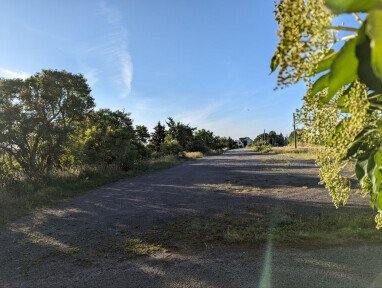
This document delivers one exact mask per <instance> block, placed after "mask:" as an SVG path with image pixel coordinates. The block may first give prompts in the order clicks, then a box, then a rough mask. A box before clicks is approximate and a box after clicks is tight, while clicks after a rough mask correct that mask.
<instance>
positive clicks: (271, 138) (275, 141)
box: [253, 131, 286, 146]
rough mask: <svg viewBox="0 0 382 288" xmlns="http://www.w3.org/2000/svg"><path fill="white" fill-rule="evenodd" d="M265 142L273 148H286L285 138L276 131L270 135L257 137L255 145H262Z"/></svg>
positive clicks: (263, 134) (262, 134) (264, 134)
mask: <svg viewBox="0 0 382 288" xmlns="http://www.w3.org/2000/svg"><path fill="white" fill-rule="evenodd" d="M261 141H263V142H264V143H265V144H269V145H272V146H285V145H286V142H285V138H284V136H283V134H282V133H280V134H277V133H276V132H275V131H270V132H269V133H261V134H259V135H257V136H256V137H255V139H254V140H253V142H254V143H260V142H261Z"/></svg>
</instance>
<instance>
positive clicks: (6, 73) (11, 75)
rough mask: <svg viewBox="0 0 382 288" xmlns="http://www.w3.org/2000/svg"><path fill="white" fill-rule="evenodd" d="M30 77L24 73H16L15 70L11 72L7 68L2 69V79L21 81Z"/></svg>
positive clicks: (0, 76) (0, 69) (0, 73)
mask: <svg viewBox="0 0 382 288" xmlns="http://www.w3.org/2000/svg"><path fill="white" fill-rule="evenodd" d="M29 76H30V75H29V74H28V73H26V72H22V71H15V70H9V69H5V68H1V67H0V78H20V79H26V78H28V77H29Z"/></svg>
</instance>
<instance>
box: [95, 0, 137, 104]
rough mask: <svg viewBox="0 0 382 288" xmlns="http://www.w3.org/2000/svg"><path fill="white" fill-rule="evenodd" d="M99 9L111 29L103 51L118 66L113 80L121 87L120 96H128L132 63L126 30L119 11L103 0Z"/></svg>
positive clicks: (131, 77)
mask: <svg viewBox="0 0 382 288" xmlns="http://www.w3.org/2000/svg"><path fill="white" fill-rule="evenodd" d="M100 11H101V15H103V16H104V17H105V18H106V20H107V22H108V23H109V25H110V26H111V27H112V29H113V33H111V34H110V35H109V38H108V43H107V44H106V45H105V46H104V48H103V53H105V54H106V55H107V56H108V57H109V59H110V60H111V61H112V62H113V63H115V65H116V66H117V67H118V70H117V71H118V74H117V75H116V76H115V80H116V82H117V83H118V84H119V85H120V87H121V90H122V92H121V94H122V95H121V96H122V97H127V96H130V93H131V85H132V82H133V63H132V61H131V56H130V52H129V50H128V48H127V41H126V39H127V31H126V29H125V27H124V26H123V23H122V16H121V13H120V12H119V11H118V10H117V9H115V8H114V7H111V6H110V5H109V4H107V3H106V2H104V1H103V2H101V3H100Z"/></svg>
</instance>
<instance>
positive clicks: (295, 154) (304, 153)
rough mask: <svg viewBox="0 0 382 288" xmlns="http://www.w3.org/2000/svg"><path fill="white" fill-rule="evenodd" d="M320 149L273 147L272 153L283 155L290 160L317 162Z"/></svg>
mask: <svg viewBox="0 0 382 288" xmlns="http://www.w3.org/2000/svg"><path fill="white" fill-rule="evenodd" d="M318 149H319V147H316V146H307V147H298V148H297V149H296V148H294V147H293V146H284V147H273V148H272V153H274V154H281V155H283V156H285V157H286V158H288V159H301V160H315V159H316V158H317V152H318Z"/></svg>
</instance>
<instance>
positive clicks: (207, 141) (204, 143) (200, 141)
mask: <svg viewBox="0 0 382 288" xmlns="http://www.w3.org/2000/svg"><path fill="white" fill-rule="evenodd" d="M214 142H215V136H214V133H213V132H211V131H208V130H205V129H201V130H197V131H195V133H194V141H193V146H192V148H191V150H193V151H200V152H208V151H209V150H211V149H214Z"/></svg>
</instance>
